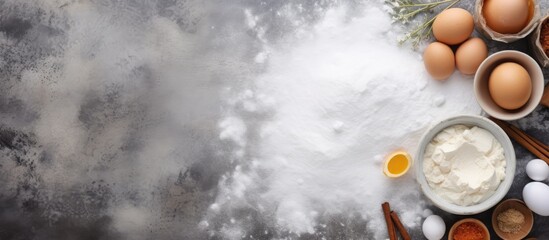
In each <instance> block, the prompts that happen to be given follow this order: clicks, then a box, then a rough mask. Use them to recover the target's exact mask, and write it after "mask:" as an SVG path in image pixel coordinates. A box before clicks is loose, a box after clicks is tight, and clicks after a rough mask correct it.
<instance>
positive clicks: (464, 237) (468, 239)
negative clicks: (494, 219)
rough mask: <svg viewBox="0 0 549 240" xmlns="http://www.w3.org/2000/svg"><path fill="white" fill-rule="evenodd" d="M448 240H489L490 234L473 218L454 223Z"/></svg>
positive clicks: (484, 226)
mask: <svg viewBox="0 0 549 240" xmlns="http://www.w3.org/2000/svg"><path fill="white" fill-rule="evenodd" d="M448 240H490V232H489V231H488V228H486V225H484V223H482V222H481V221H479V220H477V219H474V218H465V219H462V220H459V221H457V222H456V223H454V225H453V226H452V228H450V232H448Z"/></svg>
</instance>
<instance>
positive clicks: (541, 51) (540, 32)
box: [530, 15, 549, 67]
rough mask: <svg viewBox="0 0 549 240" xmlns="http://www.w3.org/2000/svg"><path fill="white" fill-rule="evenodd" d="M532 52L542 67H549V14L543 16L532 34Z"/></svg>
mask: <svg viewBox="0 0 549 240" xmlns="http://www.w3.org/2000/svg"><path fill="white" fill-rule="evenodd" d="M530 44H531V45H532V50H533V51H532V52H533V53H534V56H535V58H536V60H537V61H538V62H539V64H540V65H541V67H549V15H547V16H545V17H543V18H542V19H541V21H540V22H539V23H538V26H537V27H536V29H535V30H534V31H533V33H532V35H531V36H530Z"/></svg>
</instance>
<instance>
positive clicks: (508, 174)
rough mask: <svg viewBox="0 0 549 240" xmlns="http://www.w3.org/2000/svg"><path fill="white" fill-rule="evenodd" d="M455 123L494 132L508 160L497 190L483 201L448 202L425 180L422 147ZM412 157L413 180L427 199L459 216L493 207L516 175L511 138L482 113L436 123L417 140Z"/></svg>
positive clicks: (504, 193) (423, 151) (509, 186)
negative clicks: (468, 204) (416, 148)
mask: <svg viewBox="0 0 549 240" xmlns="http://www.w3.org/2000/svg"><path fill="white" fill-rule="evenodd" d="M456 124H463V125H466V126H478V127H480V128H483V129H485V130H487V131H489V132H490V133H492V135H494V137H495V138H496V139H497V140H498V141H499V142H500V144H501V146H502V147H503V151H504V155H505V160H506V161H507V165H506V168H505V178H504V179H503V181H502V182H501V183H500V184H499V186H498V188H497V189H496V191H495V192H494V193H493V194H492V196H490V197H488V198H487V199H486V200H484V201H482V202H480V203H478V204H476V205H471V206H460V205H456V204H453V203H451V202H448V201H447V200H445V199H444V198H442V197H440V196H439V195H438V194H436V193H435V192H434V191H433V190H432V189H431V187H430V186H429V183H427V180H426V179H425V175H424V174H423V154H424V153H425V148H426V147H427V145H428V144H429V142H431V140H432V139H433V138H434V137H435V136H436V135H437V134H438V133H439V132H440V131H442V130H443V129H445V128H447V127H450V126H453V125H456ZM415 159H416V161H415V170H416V179H417V181H418V183H419V185H420V187H421V190H422V191H423V193H424V194H425V196H427V198H429V199H430V200H431V201H432V202H433V204H434V205H435V206H437V207H439V208H440V209H442V210H444V211H446V212H449V213H453V214H458V215H472V214H477V213H480V212H483V211H486V210H488V209H489V208H491V207H493V206H495V205H496V204H497V203H498V202H499V201H500V200H501V199H503V197H504V196H505V195H506V194H507V192H508V191H509V188H511V184H512V183H513V178H514V176H515V167H516V160H515V149H514V148H513V144H511V140H510V139H509V137H508V136H507V134H505V132H504V131H503V130H502V129H501V128H500V127H499V126H498V125H497V124H495V123H494V122H492V121H491V120H490V119H488V118H485V117H481V116H473V115H461V116H455V117H451V118H448V119H446V120H443V121H441V122H439V123H437V124H435V125H434V126H433V127H431V128H430V129H429V130H427V132H426V133H425V134H424V135H423V137H422V139H421V141H420V143H419V148H418V150H417V154H416V158H415Z"/></svg>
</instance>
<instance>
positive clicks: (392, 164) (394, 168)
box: [383, 151, 411, 177]
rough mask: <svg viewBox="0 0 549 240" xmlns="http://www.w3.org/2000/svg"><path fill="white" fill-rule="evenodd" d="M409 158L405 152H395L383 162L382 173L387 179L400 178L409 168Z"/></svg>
mask: <svg viewBox="0 0 549 240" xmlns="http://www.w3.org/2000/svg"><path fill="white" fill-rule="evenodd" d="M410 162H411V157H410V155H409V154H408V153H406V152H402V151H399V152H395V153H393V154H391V155H390V156H389V157H388V158H387V160H386V161H385V164H384V168H383V172H384V173H385V175H387V176H389V177H400V176H402V175H404V174H405V173H406V172H407V171H408V169H409V168H410Z"/></svg>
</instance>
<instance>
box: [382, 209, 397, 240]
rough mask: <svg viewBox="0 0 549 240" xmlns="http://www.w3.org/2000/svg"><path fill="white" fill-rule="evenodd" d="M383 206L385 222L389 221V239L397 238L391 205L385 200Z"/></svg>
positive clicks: (394, 239)
mask: <svg viewBox="0 0 549 240" xmlns="http://www.w3.org/2000/svg"><path fill="white" fill-rule="evenodd" d="M381 208H382V209H383V215H385V222H386V223H387V232H388V233H389V239H390V240H397V237H396V230H395V226H394V224H393V221H392V220H391V206H390V205H389V203H388V202H384V203H383V204H381Z"/></svg>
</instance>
